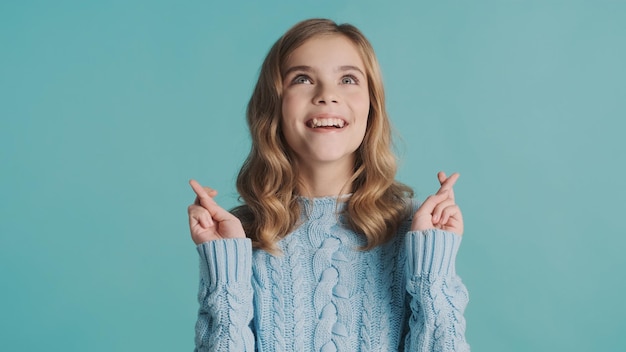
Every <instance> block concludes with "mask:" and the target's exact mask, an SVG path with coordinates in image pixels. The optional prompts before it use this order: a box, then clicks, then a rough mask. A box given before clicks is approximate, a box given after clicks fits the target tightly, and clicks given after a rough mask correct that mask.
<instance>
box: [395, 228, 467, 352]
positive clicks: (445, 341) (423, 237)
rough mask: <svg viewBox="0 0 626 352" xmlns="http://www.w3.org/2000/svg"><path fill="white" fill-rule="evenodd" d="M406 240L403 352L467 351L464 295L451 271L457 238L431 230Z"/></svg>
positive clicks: (451, 234) (463, 290)
mask: <svg viewBox="0 0 626 352" xmlns="http://www.w3.org/2000/svg"><path fill="white" fill-rule="evenodd" d="M406 241H407V242H406V249H407V263H406V270H407V286H406V288H407V291H408V293H409V295H410V298H411V300H410V307H411V316H410V318H409V332H408V335H407V336H406V340H405V351H455V352H459V351H469V350H470V347H469V345H468V344H467V342H466V340H465V318H464V317H463V312H464V311H465V307H466V306H467V303H468V300H469V299H468V293H467V289H466V288H465V286H464V285H463V282H461V278H459V277H458V276H457V274H456V271H455V259H456V254H457V251H458V249H459V245H460V244H461V236H459V235H456V234H454V233H451V232H445V231H441V230H435V229H432V230H426V231H416V232H409V233H408V235H407V238H406Z"/></svg>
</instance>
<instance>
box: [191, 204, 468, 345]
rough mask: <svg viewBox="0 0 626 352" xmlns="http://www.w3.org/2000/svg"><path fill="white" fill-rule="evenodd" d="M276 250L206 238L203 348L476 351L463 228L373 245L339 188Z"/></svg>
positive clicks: (402, 234) (200, 324)
mask: <svg viewBox="0 0 626 352" xmlns="http://www.w3.org/2000/svg"><path fill="white" fill-rule="evenodd" d="M302 205H303V207H302V208H303V211H302V212H303V222H302V224H301V225H300V226H298V228H297V229H296V230H294V231H293V232H292V233H290V234H289V235H288V236H286V237H285V238H284V239H282V240H281V241H280V242H279V243H278V245H279V248H280V249H281V250H282V251H283V254H282V255H280V256H273V255H271V254H269V253H267V252H265V251H263V250H252V246H251V241H250V239H248V238H245V239H225V240H215V241H211V242H206V243H202V244H200V245H198V247H197V249H198V252H199V254H200V289H199V293H198V301H199V303H200V308H199V311H198V320H197V323H196V339H195V343H196V351H255V350H256V351H261V352H266V351H272V352H274V351H289V352H291V351H295V352H300V351H303V352H304V351H322V352H328V351H350V352H353V351H381V352H390V351H469V345H468V344H467V343H466V341H465V319H464V317H463V311H464V310H465V307H466V305H467V302H468V294H467V290H466V288H465V286H464V285H463V283H462V282H461V279H460V278H459V277H458V276H457V275H456V272H455V265H454V264H455V257H456V253H457V250H458V248H459V245H460V243H461V237H460V236H458V235H456V234H453V233H450V232H444V231H440V230H435V229H433V230H426V231H415V232H413V231H409V228H410V224H411V221H410V219H408V220H407V221H406V222H405V223H404V224H402V226H400V229H399V231H398V234H397V236H395V238H394V239H393V240H391V241H390V242H388V243H386V244H383V245H380V246H378V247H376V248H374V249H372V250H369V251H362V250H359V249H358V248H359V247H360V246H362V245H364V244H365V239H364V237H363V236H362V235H359V234H357V233H355V232H354V231H352V230H350V229H349V228H348V227H347V226H346V225H345V219H344V218H343V216H342V215H338V214H337V210H341V209H342V208H343V206H344V203H343V202H339V203H337V201H336V198H334V197H325V198H316V199H314V200H313V202H312V204H310V203H308V202H306V201H304V202H303V203H302Z"/></svg>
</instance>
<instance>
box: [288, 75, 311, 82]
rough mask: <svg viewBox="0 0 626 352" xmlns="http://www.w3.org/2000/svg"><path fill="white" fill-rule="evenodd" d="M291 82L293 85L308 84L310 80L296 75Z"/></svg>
mask: <svg viewBox="0 0 626 352" xmlns="http://www.w3.org/2000/svg"><path fill="white" fill-rule="evenodd" d="M291 82H293V83H295V84H310V83H311V79H310V78H309V77H307V76H305V75H298V76H296V77H295V78H294V79H293V80H292V81H291Z"/></svg>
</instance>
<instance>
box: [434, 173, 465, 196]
mask: <svg viewBox="0 0 626 352" xmlns="http://www.w3.org/2000/svg"><path fill="white" fill-rule="evenodd" d="M443 176H444V178H445V174H443ZM459 176H461V175H459V173H458V172H455V173H453V174H452V175H450V177H448V178H445V181H443V182H441V178H440V179H439V180H440V181H439V182H441V187H440V188H439V191H437V194H439V193H441V192H444V191H451V192H452V191H453V190H452V187H453V186H454V184H455V183H456V181H457V180H458V179H459Z"/></svg>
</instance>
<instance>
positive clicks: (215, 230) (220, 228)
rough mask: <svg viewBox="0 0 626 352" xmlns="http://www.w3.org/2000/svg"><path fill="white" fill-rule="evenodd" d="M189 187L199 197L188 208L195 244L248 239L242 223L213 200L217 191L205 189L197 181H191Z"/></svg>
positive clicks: (192, 237) (190, 228)
mask: <svg viewBox="0 0 626 352" xmlns="http://www.w3.org/2000/svg"><path fill="white" fill-rule="evenodd" d="M189 185H191V188H192V189H193V191H194V192H195V193H196V195H197V197H196V200H195V202H194V203H193V204H192V205H190V206H189V208H187V212H188V214H189V230H190V231H191V239H192V240H193V241H194V243H195V244H197V245H198V244H201V243H204V242H209V241H213V240H219V239H225V238H245V237H246V234H245V232H244V231H243V226H241V221H239V219H238V218H237V217H236V216H234V215H233V214H231V213H229V212H228V211H226V210H224V209H223V208H222V207H220V206H219V205H217V203H216V202H215V200H213V197H215V196H216V195H217V191H215V190H213V189H210V188H208V187H206V188H203V187H202V186H200V184H199V183H198V182H196V181H195V180H191V181H189Z"/></svg>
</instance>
